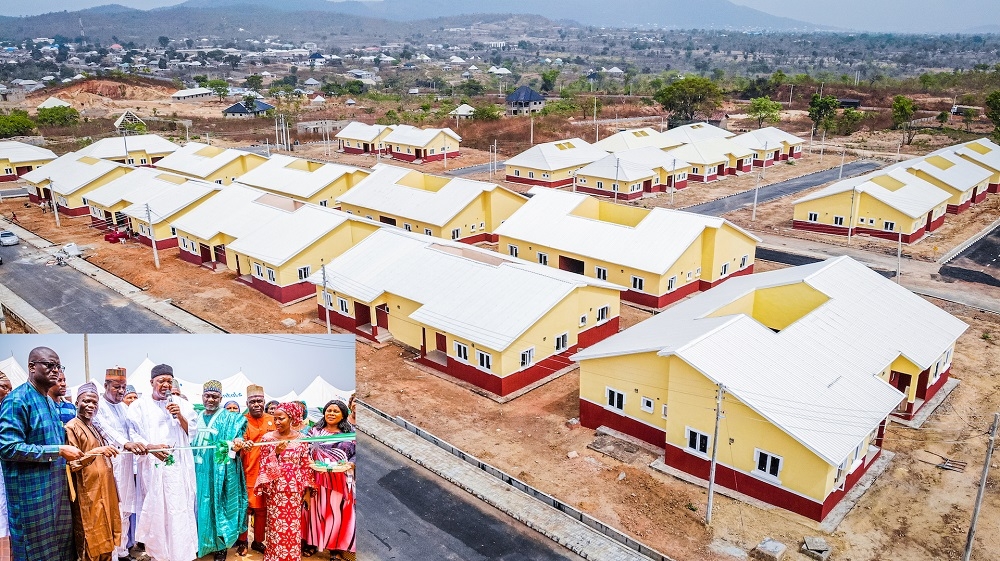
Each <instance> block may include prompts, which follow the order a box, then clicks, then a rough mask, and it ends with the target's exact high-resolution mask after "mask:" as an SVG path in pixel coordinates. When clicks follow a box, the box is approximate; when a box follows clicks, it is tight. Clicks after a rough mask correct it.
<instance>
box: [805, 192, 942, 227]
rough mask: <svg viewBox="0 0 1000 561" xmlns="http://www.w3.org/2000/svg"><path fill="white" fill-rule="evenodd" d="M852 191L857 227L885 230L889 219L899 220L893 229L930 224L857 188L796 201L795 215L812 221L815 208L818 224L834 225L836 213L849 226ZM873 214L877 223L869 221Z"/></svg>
mask: <svg viewBox="0 0 1000 561" xmlns="http://www.w3.org/2000/svg"><path fill="white" fill-rule="evenodd" d="M852 195H853V196H854V197H855V198H854V205H855V207H854V209H855V210H854V217H853V218H854V220H853V222H854V225H855V226H857V227H861V228H868V229H874V230H882V229H883V228H884V226H885V223H886V222H895V223H896V228H895V230H893V231H894V232H902V233H903V234H911V233H913V232H915V231H916V230H919V229H920V228H922V227H924V226H926V224H927V218H926V216H924V217H918V218H912V217H910V216H908V215H906V214H904V213H902V212H900V211H898V210H896V209H894V208H892V207H890V206H889V205H886V204H885V203H883V202H881V201H879V200H877V199H875V198H874V197H872V196H870V195H867V194H865V193H857V194H855V193H854V192H853V191H847V192H844V193H837V194H835V195H830V196H829V197H824V198H822V199H816V200H812V201H807V202H804V203H799V204H797V205H795V211H794V218H795V220H801V221H804V222H808V221H809V213H810V212H815V213H817V214H818V215H819V216H818V218H817V220H816V222H817V223H818V224H827V225H833V219H834V217H835V216H843V217H844V226H845V227H846V226H847V225H848V224H850V223H851V197H852ZM946 204H947V203H944V204H942V205H941V206H939V207H937V208H935V209H934V211H933V213H934V217H935V218H937V217H939V216H941V215H942V214H944V209H945V208H946ZM861 218H864V219H865V222H864V224H862V223H861V222H860V219H861ZM872 218H874V219H875V223H874V224H871V223H869V222H868V220H870V219H872Z"/></svg>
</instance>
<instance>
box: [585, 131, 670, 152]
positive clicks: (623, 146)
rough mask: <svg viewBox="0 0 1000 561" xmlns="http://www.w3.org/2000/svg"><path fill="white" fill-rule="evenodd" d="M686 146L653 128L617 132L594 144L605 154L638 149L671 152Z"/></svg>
mask: <svg viewBox="0 0 1000 561" xmlns="http://www.w3.org/2000/svg"><path fill="white" fill-rule="evenodd" d="M682 144H684V143H683V142H681V141H678V140H676V139H673V138H670V137H667V136H664V135H663V133H661V132H660V131H658V130H656V129H653V128H649V127H646V128H641V129H629V130H624V131H620V132H617V133H615V134H613V135H611V136H608V137H606V138H602V139H601V140H599V141H597V142H595V143H594V147H595V148H600V149H601V150H604V151H605V152H613V153H617V152H623V151H625V150H635V149H636V148H646V147H653V148H657V149H659V150H670V149H671V148H677V147H678V146H680V145H682Z"/></svg>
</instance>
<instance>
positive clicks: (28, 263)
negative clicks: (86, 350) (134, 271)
mask: <svg viewBox="0 0 1000 561" xmlns="http://www.w3.org/2000/svg"><path fill="white" fill-rule="evenodd" d="M0 257H3V265H0V283H2V284H3V285H4V286H6V287H7V288H9V289H10V290H12V291H13V292H14V293H15V294H17V295H18V296H20V297H21V298H23V299H24V300H25V301H26V302H28V304H31V305H32V306H33V307H35V308H36V309H37V310H38V311H40V312H41V313H42V314H44V315H45V316H46V317H48V318H49V319H51V320H52V321H53V322H55V323H56V325H58V326H59V327H61V328H63V330H65V331H66V332H67V333H182V332H183V331H182V330H181V329H180V328H179V327H177V326H175V325H174V324H172V323H170V322H168V321H167V320H165V319H163V318H161V317H160V316H158V315H156V314H154V313H152V312H150V311H149V310H146V309H145V308H142V307H140V306H138V305H137V304H134V303H132V302H131V301H130V300H128V299H127V298H125V297H124V296H122V295H120V294H118V293H117V292H115V291H113V290H111V289H110V288H107V287H106V286H104V285H102V284H100V283H99V282H97V281H95V280H94V279H92V278H90V277H88V276H85V275H83V274H82V273H80V272H79V271H77V270H76V269H73V268H72V267H60V266H58V265H46V264H45V262H46V260H47V255H46V254H45V253H42V252H39V251H37V250H35V249H34V248H32V247H30V246H27V245H25V244H24V243H23V242H22V243H21V244H20V245H16V246H8V247H0Z"/></svg>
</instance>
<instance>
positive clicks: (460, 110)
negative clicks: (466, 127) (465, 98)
mask: <svg viewBox="0 0 1000 561" xmlns="http://www.w3.org/2000/svg"><path fill="white" fill-rule="evenodd" d="M475 112H476V108H475V107H473V106H471V105H469V104H468V103H463V104H462V105H459V106H458V107H456V108H454V109H452V110H451V111H449V112H448V115H451V116H452V117H454V118H456V119H471V118H472V115H473V114H474V113H475Z"/></svg>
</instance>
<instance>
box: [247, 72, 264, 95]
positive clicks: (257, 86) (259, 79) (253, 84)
mask: <svg viewBox="0 0 1000 561" xmlns="http://www.w3.org/2000/svg"><path fill="white" fill-rule="evenodd" d="M244 85H245V86H246V87H247V89H249V90H251V91H255V92H257V93H260V90H261V89H263V88H264V77H263V76H261V75H260V74H251V75H249V76H247V81H246V82H245V83H244Z"/></svg>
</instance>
